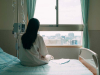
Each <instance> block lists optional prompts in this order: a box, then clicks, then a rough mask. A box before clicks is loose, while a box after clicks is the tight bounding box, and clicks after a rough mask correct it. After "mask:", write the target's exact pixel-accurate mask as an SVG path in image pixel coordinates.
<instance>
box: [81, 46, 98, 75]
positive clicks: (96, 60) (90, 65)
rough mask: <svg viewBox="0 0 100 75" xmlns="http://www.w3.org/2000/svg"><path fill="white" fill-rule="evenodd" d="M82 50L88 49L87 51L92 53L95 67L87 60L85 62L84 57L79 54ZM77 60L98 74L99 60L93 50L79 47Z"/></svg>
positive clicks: (95, 74)
mask: <svg viewBox="0 0 100 75" xmlns="http://www.w3.org/2000/svg"><path fill="white" fill-rule="evenodd" d="M82 51H88V52H89V53H91V54H92V58H93V60H94V62H95V65H96V66H95V67H94V66H93V65H92V64H90V63H89V62H87V61H86V59H84V58H83V57H82V56H81V53H82ZM79 61H80V62H81V63H82V64H83V65H84V66H86V67H87V68H88V69H89V70H90V71H91V72H92V73H93V74H94V75H99V60H98V55H97V54H96V53H95V52H93V51H92V50H90V49H87V48H80V52H79Z"/></svg>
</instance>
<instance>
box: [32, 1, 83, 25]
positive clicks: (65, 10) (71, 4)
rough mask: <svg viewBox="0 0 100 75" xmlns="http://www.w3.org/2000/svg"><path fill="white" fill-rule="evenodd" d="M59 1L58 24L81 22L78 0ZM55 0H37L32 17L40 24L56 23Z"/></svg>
mask: <svg viewBox="0 0 100 75" xmlns="http://www.w3.org/2000/svg"><path fill="white" fill-rule="evenodd" d="M58 1H59V9H58V10H59V24H82V23H83V22H82V14H81V4H80V0H58ZM55 6H56V0H37V1H36V8H35V14H34V17H35V18H37V19H39V21H40V24H56V9H55Z"/></svg>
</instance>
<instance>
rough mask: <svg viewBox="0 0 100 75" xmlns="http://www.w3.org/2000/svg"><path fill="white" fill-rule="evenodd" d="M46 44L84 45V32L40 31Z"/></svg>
mask: <svg viewBox="0 0 100 75" xmlns="http://www.w3.org/2000/svg"><path fill="white" fill-rule="evenodd" d="M39 34H40V35H41V36H42V37H43V39H44V42H45V44H46V45H47V46H48V45H49V46H52V45H60V46H61V45H82V33H81V32H80V31H40V32H39Z"/></svg>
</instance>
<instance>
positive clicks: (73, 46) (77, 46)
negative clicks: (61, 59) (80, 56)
mask: <svg viewBox="0 0 100 75" xmlns="http://www.w3.org/2000/svg"><path fill="white" fill-rule="evenodd" d="M46 47H48V48H49V47H59V48H60V47H61V48H62V47H63V48H64V47H65V48H82V46H81V45H46Z"/></svg>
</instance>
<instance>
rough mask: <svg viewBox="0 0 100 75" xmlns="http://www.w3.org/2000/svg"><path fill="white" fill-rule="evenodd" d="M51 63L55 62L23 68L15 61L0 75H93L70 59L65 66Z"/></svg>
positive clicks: (80, 64)
mask: <svg viewBox="0 0 100 75" xmlns="http://www.w3.org/2000/svg"><path fill="white" fill-rule="evenodd" d="M53 61H55V60H52V61H50V63H49V64H46V65H42V66H37V67H25V66H22V65H20V63H19V62H20V61H19V60H18V59H17V60H15V61H12V63H9V65H8V66H6V67H5V68H3V69H2V71H1V72H0V73H1V74H0V75H93V74H92V72H90V71H89V70H88V69H87V68H86V67H85V66H84V65H83V64H82V63H81V62H80V61H79V60H74V59H71V60H70V62H68V63H65V64H56V63H54V62H53Z"/></svg>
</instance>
